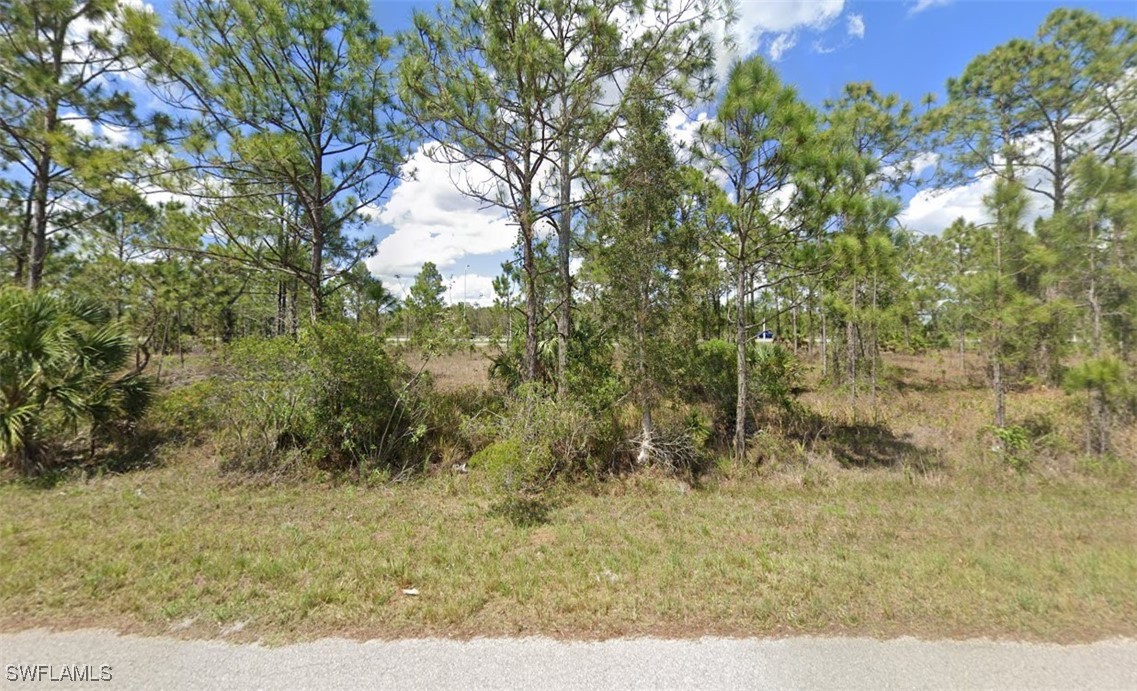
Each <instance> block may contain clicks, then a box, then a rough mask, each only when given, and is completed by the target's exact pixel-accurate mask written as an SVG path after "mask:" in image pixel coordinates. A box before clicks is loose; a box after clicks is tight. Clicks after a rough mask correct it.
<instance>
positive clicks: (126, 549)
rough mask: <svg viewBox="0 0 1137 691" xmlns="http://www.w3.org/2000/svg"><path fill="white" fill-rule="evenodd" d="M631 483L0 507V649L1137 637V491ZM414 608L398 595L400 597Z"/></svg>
mask: <svg viewBox="0 0 1137 691" xmlns="http://www.w3.org/2000/svg"><path fill="white" fill-rule="evenodd" d="M718 478H719V479H717V480H714V481H712V482H711V483H710V484H709V485H708V486H707V487H704V488H701V489H697V490H690V491H688V490H687V488H686V487H685V486H683V485H680V484H678V483H677V482H676V481H673V480H668V479H664V478H660V477H655V476H650V475H648V476H643V475H641V476H637V477H632V478H630V479H627V480H622V481H613V482H609V483H606V484H601V485H597V486H594V487H592V488H591V489H579V488H578V489H571V490H570V489H561V490H559V491H557V492H555V493H554V495H553V498H552V499H551V500H550V502H549V503H548V504H547V505H535V506H520V507H518V506H513V507H508V506H503V505H501V504H500V503H499V501H498V500H497V499H495V498H494V497H492V496H490V495H488V494H486V493H484V492H482V491H481V490H480V489H478V487H476V486H473V485H468V484H467V483H468V482H469V478H468V477H464V476H458V477H449V476H447V477H439V478H432V479H427V480H423V481H419V482H415V483H411V484H408V485H401V486H394V487H387V486H384V487H379V488H363V487H356V486H350V485H336V486H324V485H313V484H295V485H275V486H259V487H258V486H253V485H250V484H231V483H226V482H225V481H224V480H222V479H220V478H219V476H218V474H217V473H216V471H215V470H213V469H212V468H205V467H200V464H199V465H197V466H195V465H191V464H178V465H172V466H170V467H167V468H161V469H155V470H148V471H140V472H136V473H133V474H129V475H119V476H109V477H105V478H101V479H93V480H90V481H82V480H75V481H68V482H64V483H61V484H58V485H56V486H54V487H52V488H50V489H43V488H35V487H31V486H28V485H25V484H20V483H10V484H7V485H4V486H0V555H2V558H0V628H6V629H19V628H26V627H33V626H57V627H64V628H74V627H76V626H109V627H112V628H117V629H119V630H125V631H134V632H140V633H166V632H178V633H179V634H180V635H189V636H203V637H211V636H217V635H220V634H223V633H225V632H226V631H234V630H237V629H240V632H239V633H237V634H235V635H234V637H235V638H238V639H246V640H247V639H257V638H260V639H264V640H268V641H273V642H283V641H290V640H297V639H309V638H314V637H320V636H326V635H346V636H359V637H372V636H378V637H393V636H411V635H415V636H417V635H444V636H459V637H464V636H474V635H517V634H526V635H527V634H545V635H551V636H560V637H569V638H603V637H610V636H627V635H662V636H680V637H690V636H700V635H703V634H722V635H756V636H770V635H774V636H778V635H787V634H831V633H848V634H858V635H870V636H895V635H917V636H924V637H943V636H948V637H968V636H993V637H1010V638H1021V639H1031V640H1056V641H1068V640H1089V639H1097V638H1102V637H1108V636H1114V635H1123V636H1133V635H1135V634H1137V490H1134V489H1133V488H1132V487H1112V488H1111V487H1105V486H1101V485H1100V484H1094V483H1088V484H1087V483H1085V482H1073V481H1071V482H1049V481H1025V480H1024V481H1020V480H1019V479H1017V478H1008V479H1007V481H1006V482H1003V483H993V484H990V485H989V486H986V487H983V486H980V487H975V486H969V485H965V484H964V483H950V482H942V481H935V480H934V479H920V478H915V479H912V478H911V477H907V476H904V475H902V474H899V473H895V472H889V471H842V472H840V473H836V474H832V475H829V476H825V477H824V478H823V481H807V482H802V481H801V479H800V478H799V479H796V480H795V479H793V478H792V477H789V476H781V477H775V478H770V477H759V476H757V475H754V474H750V473H733V474H731V473H726V474H723V475H720V476H718ZM409 587H414V588H417V589H418V590H419V592H420V594H419V595H418V596H417V597H413V596H407V595H404V594H402V589H403V588H409Z"/></svg>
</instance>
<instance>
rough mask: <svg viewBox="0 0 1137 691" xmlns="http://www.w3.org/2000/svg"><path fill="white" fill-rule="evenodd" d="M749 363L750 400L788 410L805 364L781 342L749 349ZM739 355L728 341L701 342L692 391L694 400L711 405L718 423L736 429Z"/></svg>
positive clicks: (692, 381)
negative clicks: (780, 343) (802, 365)
mask: <svg viewBox="0 0 1137 691" xmlns="http://www.w3.org/2000/svg"><path fill="white" fill-rule="evenodd" d="M747 358H748V360H749V365H750V381H749V387H748V391H749V394H750V398H751V401H752V402H754V403H759V404H762V405H763V406H769V405H773V406H775V407H777V408H780V409H782V410H789V409H790V408H791V406H792V404H793V391H794V389H795V388H796V387H797V386H798V384H799V383H800V380H801V376H802V367H801V364H800V362H799V361H798V359H797V357H796V356H795V355H794V354H793V352H792V351H790V350H788V349H786V348H784V347H782V346H781V345H778V344H763V343H758V344H754V345H752V346H751V347H750V348H749V349H748V351H747ZM737 377H738V355H737V351H736V349H735V345H734V344H733V343H731V342H729V341H724V340H720V339H713V340H709V341H704V342H703V343H700V344H699V347H698V351H697V353H696V354H695V357H694V364H693V367H692V371H691V385H690V387H689V390H690V391H691V393H692V396H693V398H694V399H695V400H698V401H702V402H705V403H709V404H711V405H712V406H713V407H714V409H715V411H716V415H715V419H716V426H719V427H720V430H725V431H729V430H732V429H733V428H734V423H735V415H736V409H737V401H738V381H737Z"/></svg>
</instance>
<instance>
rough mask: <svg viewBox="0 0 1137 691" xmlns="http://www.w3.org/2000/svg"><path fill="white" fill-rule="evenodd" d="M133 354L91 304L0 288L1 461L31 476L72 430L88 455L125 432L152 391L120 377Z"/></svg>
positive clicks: (145, 383)
mask: <svg viewBox="0 0 1137 691" xmlns="http://www.w3.org/2000/svg"><path fill="white" fill-rule="evenodd" d="M132 351H133V344H132V342H131V339H130V338H129V337H128V335H127V333H126V331H125V329H124V328H123V327H122V326H121V325H120V324H118V323H115V322H113V321H111V318H110V313H109V312H108V311H107V310H106V309H104V308H103V307H102V306H101V305H99V304H97V303H95V302H93V301H90V300H67V299H63V298H60V297H57V296H53V295H51V294H48V293H46V292H44V291H39V292H28V291H25V290H21V289H15V288H6V289H0V461H4V462H6V463H10V464H13V465H15V466H16V467H17V469H18V470H20V471H21V472H23V473H25V474H32V473H36V472H41V471H44V470H46V469H48V468H49V467H50V466H51V465H53V464H55V463H56V462H57V461H58V460H59V459H58V454H55V453H53V451H52V449H56V450H59V449H60V448H61V447H63V446H65V445H66V444H67V443H68V442H69V441H71V440H73V439H74V437H75V433H76V432H78V433H80V435H81V436H85V437H86V445H85V446H86V448H85V449H84V452H85V453H86V455H87V456H91V455H93V454H94V452H95V450H96V448H97V447H98V445H99V444H100V443H102V442H106V441H110V440H114V439H121V438H123V437H125V436H127V435H130V434H132V433H133V431H134V427H135V423H136V422H137V420H138V419H139V418H140V417H141V416H142V414H143V413H144V412H145V410H146V408H147V406H148V405H149V404H150V400H151V397H152V390H153V388H152V386H151V383H150V380H149V379H148V378H146V377H142V376H140V375H139V374H138V373H137V372H129V373H127V374H121V373H122V370H123V369H124V368H125V367H126V365H127V362H128V360H129V358H130V355H131V353H132Z"/></svg>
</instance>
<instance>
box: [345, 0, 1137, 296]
mask: <svg viewBox="0 0 1137 691" xmlns="http://www.w3.org/2000/svg"><path fill="white" fill-rule="evenodd" d="M433 4H434V3H415V2H390V1H380V2H376V3H374V8H375V12H376V18H377V20H378V21H379V22H380V23H381V25H382V26H383V27H384V29H385V30H387V31H396V30H398V29H401V28H403V27H404V26H406V24H407V22H408V21H409V17H410V15H411V11H412V10H413V9H414V8H416V7H419V8H424V9H425V8H429V7H431V6H433ZM1062 6H1065V7H1081V8H1085V9H1089V10H1092V11H1094V12H1097V13H1099V14H1101V15H1106V16H1121V15H1126V16H1137V3H1135V2H1132V1H1130V0H1125V1H1123V0H1113V1H1107V2H1081V3H1078V2H1066V3H1058V2H1045V1H1041V0H1038V1H1035V0H1003V1H1001V2H979V1H975V0H972V1H964V0H954V1H953V0H910V1H907V2H901V1H883V0H878V1H874V2H855V1H852V2H846V1H845V0H743V1H742V3H741V4H740V5H739V19H740V21H739V25H738V27H736V35H737V36H738V46H739V53H740V55H742V56H746V55H750V54H754V53H758V54H761V55H763V56H764V57H766V58H767V59H769V60H771V62H772V63H773V64H774V66H775V67H776V69H777V70H778V71H779V72H780V74H781V75H782V79H783V81H785V82H787V83H791V84H794V85H795V86H796V87H797V88H798V90H799V93H800V94H801V95H802V97H803V98H805V99H806V100H807V101H809V102H811V103H813V104H815V105H820V104H821V102H822V101H824V100H825V99H827V98H830V97H833V96H835V95H837V94H839V92H840V90H841V88H842V86H843V85H844V84H845V83H847V82H850V81H870V82H872V83H873V84H874V85H875V86H876V87H877V89H878V90H881V91H884V92H895V93H897V94H899V95H900V96H901V97H903V98H906V99H910V100H913V101H917V102H918V101H919V100H920V99H921V98H922V97H923V96H924V95H925V94H928V93H935V94H937V96H939V97H940V98H941V99H942V96H943V90H944V85H945V82H946V80H947V79H948V78H949V77H952V76H958V75H959V74H961V73H962V71H963V69H964V67H965V66H966V65H967V63H968V62H969V61H970V60H971V59H972V58H973V57H975V56H976V55H979V54H981V53H984V52H986V51H988V50H990V49H992V48H994V47H995V46H997V45H999V44H1000V43H1003V42H1005V41H1008V40H1010V39H1012V38H1015V37H1024V38H1029V37H1031V36H1032V35H1033V34H1034V33H1035V31H1036V30H1037V28H1038V27H1039V25H1040V24H1041V23H1042V21H1043V20H1044V18H1045V17H1046V15H1047V14H1049V13H1050V12H1051V11H1052V10H1054V9H1056V8H1058V7H1062ZM710 110H711V111H712V112H713V108H710ZM411 166H412V167H414V168H415V170H417V174H418V179H417V180H414V181H411V182H404V183H402V184H401V185H400V186H399V188H397V189H396V190H395V191H394V193H393V194H392V196H391V198H390V200H389V201H388V202H387V203H386V204H385V205H384V208H382V209H381V210H380V211H379V213H378V214H377V222H376V223H375V224H374V225H373V229H374V231H375V232H376V234H377V237H378V238H379V241H380V242H379V246H378V252H377V254H376V256H375V257H373V258H372V259H371V260H370V261H369V262H368V264H369V266H370V267H371V269H372V271H373V272H374V273H375V274H377V275H379V276H380V277H381V278H383V280H384V282H385V283H387V284H389V285H390V287H391V288H392V289H393V290H394V291H395V293H396V294H399V293H400V292H401V291H402V290H404V289H405V288H408V287H409V286H410V282H411V279H412V278H413V276H414V274H415V273H416V272H417V267H418V266H421V264H422V262H423V261H434V262H435V263H436V264H437V265H438V266H439V268H440V270H441V271H442V273H443V276H444V277H445V278H446V279H447V281H448V282H449V283H450V285H451V292H450V295H449V296H450V298H451V300H454V301H461V300H463V299H466V300H469V301H471V302H479V303H483V304H484V303H488V302H491V301H492V291H491V288H490V281H491V280H492V278H493V276H495V275H496V274H497V273H499V266H500V263H501V262H502V261H505V260H507V259H510V258H511V257H512V252H511V251H510V250H509V248H510V247H511V246H512V244H513V237H514V233H515V230H514V229H513V228H512V227H511V226H510V225H509V224H508V223H507V222H506V220H505V219H503V218H501V214H500V212H498V211H497V210H493V209H489V210H487V209H481V208H479V207H478V205H477V204H475V203H473V202H472V201H469V200H465V199H463V198H462V197H461V195H460V193H459V192H458V191H457V190H455V189H454V188H453V185H452V184H450V182H449V180H448V179H447V178H448V173H449V172H450V171H448V170H447V169H446V168H445V167H444V166H440V165H436V164H432V163H431V162H430V161H429V160H427V159H426V157H425V156H422V155H421V154H420V155H419V156H417V157H416V158H415V159H414V160H413V161H412V163H411ZM985 191H986V189H985V186H984V185H983V184H982V183H976V184H973V185H971V186H965V187H961V188H955V189H952V190H940V191H936V193H935V194H932V193H930V192H929V193H922V194H920V195H917V197H916V198H915V199H909V200H906V204H907V205H908V208H906V210H905V212H904V214H903V215H902V217H901V219H902V221H903V222H905V224H906V225H907V226H909V227H911V228H913V229H914V230H917V231H919V232H938V231H939V230H940V229H942V227H943V226H945V225H947V224H948V223H950V221H951V220H952V219H954V218H956V217H958V216H960V215H963V216H966V217H969V218H972V219H977V218H980V217H981V213H982V212H981V209H980V204H981V200H982V196H983V194H984V193H985Z"/></svg>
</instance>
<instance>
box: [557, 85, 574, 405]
mask: <svg viewBox="0 0 1137 691" xmlns="http://www.w3.org/2000/svg"><path fill="white" fill-rule="evenodd" d="M567 108H568V94H567V93H562V94H561V109H562V111H561V112H562V113H563V112H565V110H567ZM559 156H560V162H559V167H560V188H561V189H560V196H561V198H560V204H561V209H560V212H561V214H560V216H561V218H560V222H559V223H558V224H557V270H558V272H559V273H560V279H561V280H560V285H561V295H560V304H558V305H557V319H556V322H557V393H558V395H561V396H564V395H567V394H568V379H567V371H568V348H569V341H570V339H571V338H572V275H571V273H570V272H569V259H570V255H571V249H572V175H571V172H572V171H571V169H570V165H569V162H570V161H571V159H572V146H571V142H570V140H569V137H568V131H567V128H566V129H565V132H563V133H562V134H561V140H560V152H559Z"/></svg>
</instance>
